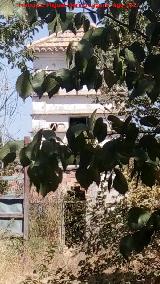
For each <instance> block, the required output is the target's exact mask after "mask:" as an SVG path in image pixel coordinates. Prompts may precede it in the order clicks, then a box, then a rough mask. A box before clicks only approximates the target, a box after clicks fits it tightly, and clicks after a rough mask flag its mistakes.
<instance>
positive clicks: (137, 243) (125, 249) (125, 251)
mask: <svg viewBox="0 0 160 284" xmlns="http://www.w3.org/2000/svg"><path fill="white" fill-rule="evenodd" d="M152 235H153V230H149V229H147V228H142V229H141V230H140V231H138V232H136V233H134V234H129V235H127V236H125V237H123V238H122V239H121V242H120V253H121V254H122V255H123V257H124V258H126V259H128V257H129V256H130V255H131V253H132V252H136V253H140V252H141V251H142V250H143V249H144V248H145V246H147V245H149V243H150V242H151V237H152Z"/></svg>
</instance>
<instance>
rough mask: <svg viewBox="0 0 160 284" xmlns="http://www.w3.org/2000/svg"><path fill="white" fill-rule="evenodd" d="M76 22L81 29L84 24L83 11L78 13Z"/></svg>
mask: <svg viewBox="0 0 160 284" xmlns="http://www.w3.org/2000/svg"><path fill="white" fill-rule="evenodd" d="M74 22H75V26H76V28H77V30H79V29H80V28H81V26H82V24H83V13H82V12H79V13H76V15H75V18H74Z"/></svg>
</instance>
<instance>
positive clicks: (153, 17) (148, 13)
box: [143, 8, 157, 22]
mask: <svg viewBox="0 0 160 284" xmlns="http://www.w3.org/2000/svg"><path fill="white" fill-rule="evenodd" d="M143 15H145V17H146V18H147V19H148V20H150V22H156V21H157V17H156V15H155V13H154V12H153V11H152V10H151V9H150V8H149V9H148V10H145V11H144V12H143Z"/></svg>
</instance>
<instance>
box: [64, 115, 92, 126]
mask: <svg viewBox="0 0 160 284" xmlns="http://www.w3.org/2000/svg"><path fill="white" fill-rule="evenodd" d="M79 123H82V124H85V125H87V124H88V116H81V117H70V121H69V125H70V126H73V125H75V124H79Z"/></svg>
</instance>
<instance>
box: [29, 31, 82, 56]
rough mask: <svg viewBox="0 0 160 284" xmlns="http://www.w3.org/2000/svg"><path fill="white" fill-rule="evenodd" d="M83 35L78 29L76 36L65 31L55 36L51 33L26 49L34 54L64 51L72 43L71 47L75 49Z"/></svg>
mask: <svg viewBox="0 0 160 284" xmlns="http://www.w3.org/2000/svg"><path fill="white" fill-rule="evenodd" d="M83 35H84V32H83V29H79V30H78V31H77V33H76V35H75V34H74V33H72V32H71V31H65V32H64V33H62V32H58V33H57V34H56V33H53V34H51V35H50V36H48V37H45V38H42V39H40V40H37V41H34V42H33V43H32V44H31V45H29V46H28V48H29V49H32V50H33V51H34V52H52V51H54V52H56V51H65V50H66V49H67V46H68V45H69V43H70V42H72V41H73V47H76V46H77V44H78V41H79V40H81V38H82V37H83Z"/></svg>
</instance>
